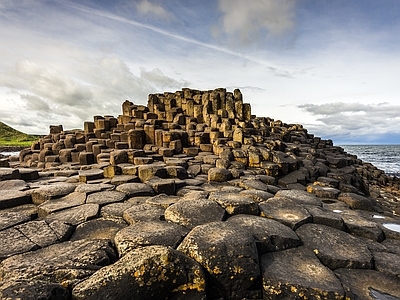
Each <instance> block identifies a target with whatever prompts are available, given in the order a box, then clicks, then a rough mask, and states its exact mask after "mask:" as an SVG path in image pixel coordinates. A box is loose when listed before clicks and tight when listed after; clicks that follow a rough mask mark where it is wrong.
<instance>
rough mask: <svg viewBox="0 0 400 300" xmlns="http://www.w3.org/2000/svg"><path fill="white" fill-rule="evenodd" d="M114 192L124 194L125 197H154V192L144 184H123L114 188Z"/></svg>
mask: <svg viewBox="0 0 400 300" xmlns="http://www.w3.org/2000/svg"><path fill="white" fill-rule="evenodd" d="M116 190H117V191H119V192H122V193H125V194H126V195H127V197H137V196H154V194H155V193H154V190H153V189H152V187H151V186H149V185H148V184H145V183H135V182H131V183H124V184H121V185H119V186H117V187H116Z"/></svg>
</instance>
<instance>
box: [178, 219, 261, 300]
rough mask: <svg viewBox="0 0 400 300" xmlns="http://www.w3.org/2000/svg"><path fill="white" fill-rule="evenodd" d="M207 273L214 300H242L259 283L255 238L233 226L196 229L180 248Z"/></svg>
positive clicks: (215, 223) (211, 226) (208, 289)
mask: <svg viewBox="0 0 400 300" xmlns="http://www.w3.org/2000/svg"><path fill="white" fill-rule="evenodd" d="M178 250H179V251H182V252H183V253H184V254H186V255H187V256H189V257H191V258H193V259H194V260H196V261H197V262H198V263H199V264H200V265H201V266H202V267H203V268H204V269H205V271H206V276H207V278H208V280H207V286H206V287H207V295H210V297H211V298H218V297H224V298H229V299H238V298H243V297H246V296H248V295H249V294H250V295H253V293H257V291H254V287H255V286H256V283H257V282H258V280H259V279H260V269H259V265H258V253H257V247H256V244H255V240H254V238H253V237H252V236H251V234H250V233H249V232H248V231H247V230H246V229H243V228H240V227H237V226H235V224H234V223H228V222H212V223H208V224H205V225H199V226H197V227H195V228H194V229H193V230H192V231H191V232H190V233H189V234H188V235H187V236H186V237H185V239H184V240H183V241H182V243H181V244H180V245H179V247H178Z"/></svg>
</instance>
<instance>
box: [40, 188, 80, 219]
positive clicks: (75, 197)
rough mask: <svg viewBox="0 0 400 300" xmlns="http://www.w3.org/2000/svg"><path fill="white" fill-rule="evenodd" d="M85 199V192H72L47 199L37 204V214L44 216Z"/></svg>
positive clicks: (73, 205) (76, 204)
mask: <svg viewBox="0 0 400 300" xmlns="http://www.w3.org/2000/svg"><path fill="white" fill-rule="evenodd" d="M85 201H86V193H79V192H72V193H71V194H68V195H66V196H64V197H61V198H57V199H53V200H47V201H45V202H44V203H42V204H40V205H39V206H38V215H39V217H41V218H44V217H46V216H47V215H49V214H51V213H55V212H57V211H61V210H64V209H67V208H71V207H75V206H79V205H82V204H85Z"/></svg>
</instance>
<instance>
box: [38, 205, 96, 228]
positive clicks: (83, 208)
mask: <svg viewBox="0 0 400 300" xmlns="http://www.w3.org/2000/svg"><path fill="white" fill-rule="evenodd" d="M98 212H99V205H98V204H94V203H90V204H83V205H79V206H76V207H72V208H69V209H64V210H62V211H58V212H55V213H51V214H49V215H47V216H46V218H45V220H46V221H47V222H53V221H56V220H57V221H62V222H64V223H66V224H69V225H72V226H76V225H79V224H81V223H83V222H86V221H88V220H90V219H93V218H95V217H96V216H97V215H98Z"/></svg>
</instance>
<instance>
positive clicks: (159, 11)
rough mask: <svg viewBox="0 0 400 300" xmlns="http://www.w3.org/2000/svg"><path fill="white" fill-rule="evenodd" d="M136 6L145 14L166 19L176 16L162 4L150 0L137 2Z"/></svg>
mask: <svg viewBox="0 0 400 300" xmlns="http://www.w3.org/2000/svg"><path fill="white" fill-rule="evenodd" d="M136 8H137V10H138V12H139V13H140V14H143V15H149V14H150V15H154V16H156V17H158V18H161V19H164V20H172V19H173V18H174V16H173V14H172V13H170V12H168V11H167V10H166V9H165V8H164V7H162V6H161V5H158V4H155V3H152V2H150V1H149V0H142V1H140V2H139V3H137V5H136Z"/></svg>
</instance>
